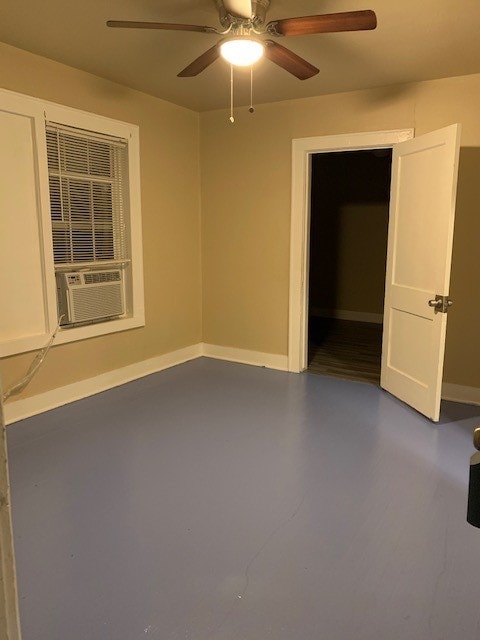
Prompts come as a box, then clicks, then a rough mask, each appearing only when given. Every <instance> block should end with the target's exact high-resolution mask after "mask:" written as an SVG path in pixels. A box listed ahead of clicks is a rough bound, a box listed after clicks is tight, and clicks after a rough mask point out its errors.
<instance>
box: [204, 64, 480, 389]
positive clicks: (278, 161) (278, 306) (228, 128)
mask: <svg viewBox="0 0 480 640" xmlns="http://www.w3.org/2000/svg"><path fill="white" fill-rule="evenodd" d="M479 105H480V75H472V76H465V77H459V78H449V79H444V80H437V81H431V82H424V83H417V84H411V85H402V86H396V87H392V88H386V89H378V90H368V91H358V92H353V93H346V94H337V95H331V96H322V97H318V98H307V99H303V100H294V101H288V102H282V103H277V104H270V105H261V106H259V107H257V109H256V112H255V114H254V115H251V114H249V113H248V111H247V110H246V109H241V110H239V111H238V113H237V117H236V124H235V125H232V124H230V122H229V121H228V114H227V112H226V111H214V112H209V113H205V114H202V116H201V167H202V239H203V322H204V325H203V327H204V328H203V337H204V341H205V342H209V343H214V344H220V345H227V346H232V347H239V348H244V349H253V350H258V351H265V352H269V353H280V354H286V353H287V337H288V291H289V290H288V286H289V285H288V278H289V234H290V198H291V175H290V173H291V141H292V139H293V138H301V137H307V136H321V135H332V134H342V133H348V132H362V131H378V130H386V129H403V128H407V127H414V128H415V130H416V134H417V135H419V134H422V133H425V132H427V131H431V130H433V129H437V128H440V127H443V126H446V125H449V124H452V123H455V122H460V123H461V124H462V127H463V132H462V151H461V161H460V178H459V191H458V207H457V225H456V237H455V243H454V256H453V272H452V287H451V294H452V297H453V299H454V301H455V306H454V307H453V308H452V310H451V313H450V318H449V328H448V335H447V351H446V363H445V381H446V382H450V383H455V384H460V385H467V386H474V387H480V366H479V362H480V339H479V335H478V317H479V314H480V298H479V297H478V295H477V293H478V291H479V290H480V265H479V263H478V258H477V255H478V251H477V246H478V241H479V238H480V216H479V215H478V211H479V203H480V179H479V176H480V117H479Z"/></svg>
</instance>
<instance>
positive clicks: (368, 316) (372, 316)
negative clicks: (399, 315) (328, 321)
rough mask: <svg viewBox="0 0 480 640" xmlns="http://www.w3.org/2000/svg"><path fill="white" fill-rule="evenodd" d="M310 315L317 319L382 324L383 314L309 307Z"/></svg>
mask: <svg viewBox="0 0 480 640" xmlns="http://www.w3.org/2000/svg"><path fill="white" fill-rule="evenodd" d="M310 315H311V316H315V317H317V318H338V320H353V322H371V323H373V324H383V313H369V312H367V311H347V310H346V309H318V308H316V307H314V308H312V307H310Z"/></svg>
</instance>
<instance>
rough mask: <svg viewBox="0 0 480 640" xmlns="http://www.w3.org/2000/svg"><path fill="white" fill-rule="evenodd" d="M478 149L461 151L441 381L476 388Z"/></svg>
mask: <svg viewBox="0 0 480 640" xmlns="http://www.w3.org/2000/svg"><path fill="white" fill-rule="evenodd" d="M479 247H480V148H478V147H462V148H461V149H460V167H459V174H458V190H457V207H456V218H455V235H454V241H453V258H452V277H451V285H450V296H451V298H452V300H453V302H454V304H453V307H452V309H451V311H450V312H449V318H448V325H447V342H446V352H445V369H444V381H445V382H450V383H452V384H458V385H465V386H469V387H477V388H480V322H479V319H480V251H479Z"/></svg>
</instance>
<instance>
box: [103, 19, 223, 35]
mask: <svg viewBox="0 0 480 640" xmlns="http://www.w3.org/2000/svg"><path fill="white" fill-rule="evenodd" d="M107 27H118V28H120V29H165V30H166V31H200V32H202V33H212V32H214V31H215V29H214V28H213V27H202V26H201V25H199V24H177V23H171V22H135V21H131V20H108V21H107Z"/></svg>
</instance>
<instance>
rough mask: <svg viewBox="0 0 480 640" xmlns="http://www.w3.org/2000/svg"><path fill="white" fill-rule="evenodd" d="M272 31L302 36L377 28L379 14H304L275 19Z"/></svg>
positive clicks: (352, 12)
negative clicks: (297, 16) (298, 16)
mask: <svg viewBox="0 0 480 640" xmlns="http://www.w3.org/2000/svg"><path fill="white" fill-rule="evenodd" d="M270 25H271V30H270V33H273V34H274V35H279V36H302V35H308V34H313V33H335V32H338V31H362V30H368V29H375V27H376V26H377V16H376V15H375V12H374V11H371V10H369V9H368V10H366V11H346V12H344V13H328V14H325V15H322V16H303V17H300V18H285V19H284V20H275V21H273V22H270V23H269V24H268V25H267V29H268V27H269V26H270Z"/></svg>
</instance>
